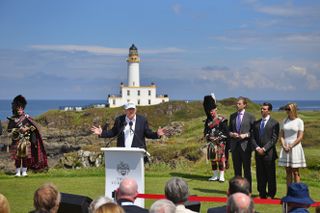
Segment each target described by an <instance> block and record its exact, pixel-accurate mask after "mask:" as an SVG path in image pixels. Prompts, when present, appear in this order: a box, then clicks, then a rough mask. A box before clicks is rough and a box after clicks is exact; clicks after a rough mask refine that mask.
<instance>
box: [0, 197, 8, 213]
mask: <svg viewBox="0 0 320 213" xmlns="http://www.w3.org/2000/svg"><path fill="white" fill-rule="evenodd" d="M0 212H1V213H10V205H9V202H8V199H7V198H6V197H5V196H4V195H3V194H0Z"/></svg>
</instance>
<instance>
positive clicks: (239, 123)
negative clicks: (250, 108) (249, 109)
mask: <svg viewBox="0 0 320 213" xmlns="http://www.w3.org/2000/svg"><path fill="white" fill-rule="evenodd" d="M241 115H242V112H239V113H238V115H237V121H236V125H237V132H238V133H240V128H241Z"/></svg>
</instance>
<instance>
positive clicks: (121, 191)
mask: <svg viewBox="0 0 320 213" xmlns="http://www.w3.org/2000/svg"><path fill="white" fill-rule="evenodd" d="M137 195H138V184H137V182H136V181H135V180H134V179H131V178H125V179H123V180H122V181H121V183H120V186H119V188H118V189H117V192H116V199H117V203H118V204H119V205H120V206H122V208H123V209H124V211H125V212H126V213H148V212H149V211H148V209H144V208H141V207H140V206H136V205H134V201H135V200H136V198H137Z"/></svg>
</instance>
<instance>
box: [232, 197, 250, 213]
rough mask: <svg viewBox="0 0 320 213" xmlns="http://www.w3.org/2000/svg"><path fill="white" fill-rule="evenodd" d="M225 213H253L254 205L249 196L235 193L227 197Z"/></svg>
mask: <svg viewBox="0 0 320 213" xmlns="http://www.w3.org/2000/svg"><path fill="white" fill-rule="evenodd" d="M227 213H254V204H253V201H252V199H251V197H250V196H248V195H246V194H244V193H241V192H237V193H234V194H232V195H230V196H229V197H228V201H227Z"/></svg>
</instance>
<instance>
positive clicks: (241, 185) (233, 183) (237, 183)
mask: <svg viewBox="0 0 320 213" xmlns="http://www.w3.org/2000/svg"><path fill="white" fill-rule="evenodd" d="M236 192H241V193H244V194H246V195H249V196H250V184H249V182H248V181H247V179H246V178H244V177H241V176H235V177H233V178H232V179H230V180H229V189H228V196H229V195H232V194H234V193H236Z"/></svg>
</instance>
